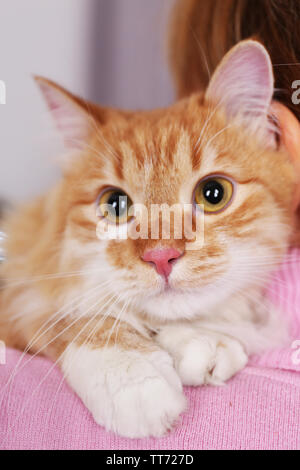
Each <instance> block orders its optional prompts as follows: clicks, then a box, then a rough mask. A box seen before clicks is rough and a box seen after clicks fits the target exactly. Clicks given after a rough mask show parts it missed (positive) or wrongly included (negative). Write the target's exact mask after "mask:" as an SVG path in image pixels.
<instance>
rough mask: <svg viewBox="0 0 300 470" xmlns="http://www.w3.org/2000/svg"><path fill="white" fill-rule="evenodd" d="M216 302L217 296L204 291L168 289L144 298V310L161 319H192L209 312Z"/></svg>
mask: <svg viewBox="0 0 300 470" xmlns="http://www.w3.org/2000/svg"><path fill="white" fill-rule="evenodd" d="M215 303H216V296H215V295H214V296H211V295H209V296H207V295H205V294H204V293H203V292H201V293H200V292H199V291H198V292H197V291H195V292H192V293H191V292H188V293H187V292H186V293H184V292H178V291H177V292H176V291H174V290H170V291H166V292H163V293H161V294H158V295H154V296H153V297H148V298H146V299H143V304H142V305H143V310H145V311H146V312H147V314H148V315H150V316H152V317H156V318H159V319H161V320H179V319H192V318H196V317H198V316H201V315H203V314H204V313H205V312H206V313H207V309H209V308H212V307H213V306H214V305H215Z"/></svg>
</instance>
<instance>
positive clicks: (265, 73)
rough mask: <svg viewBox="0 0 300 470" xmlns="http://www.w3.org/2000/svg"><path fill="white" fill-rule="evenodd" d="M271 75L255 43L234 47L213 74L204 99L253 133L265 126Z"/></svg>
mask: <svg viewBox="0 0 300 470" xmlns="http://www.w3.org/2000/svg"><path fill="white" fill-rule="evenodd" d="M273 94H274V75H273V68H272V62H271V59H270V56H269V54H268V52H267V50H266V49H265V48H264V46H262V45H261V44H260V43H259V42H257V41H252V40H247V41H242V42H240V43H239V44H237V45H236V46H235V47H234V48H233V49H231V51H229V52H228V54H227V55H226V56H225V57H224V59H223V60H222V62H221V64H220V65H219V66H218V68H217V70H216V71H215V73H214V75H213V77H212V79H211V82H210V84H209V87H208V90H207V92H206V99H207V100H208V101H210V102H214V103H216V104H217V105H218V106H219V107H220V108H223V109H224V110H225V112H226V115H227V117H228V118H240V119H241V120H242V122H243V124H245V125H247V126H250V127H251V128H252V129H253V130H257V129H261V128H262V126H267V125H268V113H269V110H270V106H271V102H272V97H273Z"/></svg>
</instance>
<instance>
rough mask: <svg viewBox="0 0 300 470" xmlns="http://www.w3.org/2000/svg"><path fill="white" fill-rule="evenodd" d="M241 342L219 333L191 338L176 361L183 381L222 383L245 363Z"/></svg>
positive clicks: (199, 383)
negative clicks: (221, 335)
mask: <svg viewBox="0 0 300 470" xmlns="http://www.w3.org/2000/svg"><path fill="white" fill-rule="evenodd" d="M247 361H248V357H247V355H246V353H245V351H244V349H243V347H242V345H241V344H240V343H239V342H238V341H236V340H234V339H231V338H227V337H226V338H225V337H222V338H221V337H220V336H218V335H209V336H201V337H199V338H194V339H192V340H191V341H190V342H189V343H188V344H186V346H185V348H184V349H183V351H182V354H181V356H180V357H179V358H178V359H177V361H176V368H177V371H178V374H179V376H180V378H181V380H182V383H183V384H184V385H191V386H197V385H203V384H210V385H222V384H223V383H224V382H226V381H227V380H228V379H230V378H231V377H232V376H233V375H235V374H236V373H237V372H238V371H239V370H241V369H243V368H244V367H245V365H246V364H247Z"/></svg>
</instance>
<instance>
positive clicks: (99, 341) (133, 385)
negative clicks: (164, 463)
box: [51, 319, 185, 438]
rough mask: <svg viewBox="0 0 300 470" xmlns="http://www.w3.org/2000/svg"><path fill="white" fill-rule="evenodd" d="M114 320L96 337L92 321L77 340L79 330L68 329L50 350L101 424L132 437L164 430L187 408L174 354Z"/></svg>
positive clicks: (70, 382)
mask: <svg viewBox="0 0 300 470" xmlns="http://www.w3.org/2000/svg"><path fill="white" fill-rule="evenodd" d="M114 323H115V320H114V319H107V320H106V322H105V325H104V326H102V327H101V328H100V329H99V330H98V331H96V333H94V335H93V338H92V340H91V339H88V336H89V334H88V333H90V332H91V331H92V330H93V327H92V326H91V327H90V328H89V331H88V332H87V334H86V335H84V334H82V335H81V337H80V338H79V339H77V340H76V341H75V342H74V341H73V340H72V338H74V333H75V332H74V331H72V332H70V331H69V332H68V333H65V335H67V337H64V335H62V338H61V340H60V344H59V345H58V347H57V345H56V346H55V345H54V346H53V347H52V350H51V356H54V357H55V356H56V358H58V357H59V358H60V359H59V362H60V364H61V367H62V370H63V372H64V374H65V377H66V379H67V381H68V383H69V384H70V385H71V387H72V388H73V389H74V390H75V392H76V393H77V394H78V395H79V397H80V398H81V399H82V401H83V402H84V404H85V405H86V406H87V408H88V409H89V410H90V412H91V413H92V415H93V417H94V419H95V421H96V422H97V423H98V424H100V425H102V426H104V427H105V428H106V429H107V430H111V431H115V432H116V433H118V434H121V435H123V436H126V437H131V438H133V437H135V438H138V437H146V436H162V435H164V434H165V433H166V432H167V431H168V430H169V429H170V428H171V427H172V426H173V425H174V424H176V422H177V420H178V418H179V416H180V414H181V413H182V412H183V411H184V409H185V397H184V395H183V392H182V385H181V381H180V379H179V377H178V375H177V373H176V372H175V369H174V367H173V360H172V358H171V357H170V355H169V354H168V353H167V352H165V351H163V350H162V349H161V348H159V347H158V345H157V344H156V343H155V342H154V341H152V339H151V338H146V337H144V336H142V335H141V334H139V333H137V332H136V331H135V330H133V329H132V328H131V327H129V326H128V325H126V324H124V323H122V324H120V325H118V326H117V327H116V328H114V327H113V325H114ZM112 331H113V333H112ZM85 336H86V337H85ZM63 343H69V344H68V346H67V347H66V348H64V346H63ZM61 347H62V349H61Z"/></svg>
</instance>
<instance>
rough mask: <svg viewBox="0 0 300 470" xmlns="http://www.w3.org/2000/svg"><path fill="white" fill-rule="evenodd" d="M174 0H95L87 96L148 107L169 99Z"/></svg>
mask: <svg viewBox="0 0 300 470" xmlns="http://www.w3.org/2000/svg"><path fill="white" fill-rule="evenodd" d="M174 3H175V0H98V9H97V12H96V14H95V16H94V24H95V23H97V25H96V24H95V27H94V31H95V32H96V34H95V36H94V43H95V45H96V47H95V51H94V73H93V75H92V76H91V78H92V90H93V95H94V96H95V98H96V99H97V101H99V102H100V103H102V104H105V105H110V106H111V105H113V106H117V107H121V108H130V109H132V108H134V109H135V108H141V109H145V108H146V109H149V108H150V109H151V108H156V107H162V106H166V105H168V104H170V102H171V101H172V100H173V98H174V93H173V89H172V86H171V79H170V75H169V70H168V60H167V36H168V24H169V16H170V10H171V8H172V7H173V5H174Z"/></svg>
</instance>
